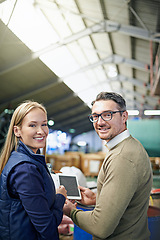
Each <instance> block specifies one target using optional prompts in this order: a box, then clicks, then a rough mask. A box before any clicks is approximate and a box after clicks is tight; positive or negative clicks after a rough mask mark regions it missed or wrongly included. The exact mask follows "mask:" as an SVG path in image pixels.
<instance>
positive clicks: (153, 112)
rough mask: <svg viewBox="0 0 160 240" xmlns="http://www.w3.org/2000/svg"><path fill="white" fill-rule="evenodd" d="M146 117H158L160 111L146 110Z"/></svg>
mask: <svg viewBox="0 0 160 240" xmlns="http://www.w3.org/2000/svg"><path fill="white" fill-rule="evenodd" d="M144 115H147V116H149V115H150V116H151V115H155V116H158V115H160V110H145V111H144Z"/></svg>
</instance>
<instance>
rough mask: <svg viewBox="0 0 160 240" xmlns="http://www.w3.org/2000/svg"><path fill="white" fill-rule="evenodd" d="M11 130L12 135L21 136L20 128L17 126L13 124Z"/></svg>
mask: <svg viewBox="0 0 160 240" xmlns="http://www.w3.org/2000/svg"><path fill="white" fill-rule="evenodd" d="M13 130H14V135H15V136H16V137H18V138H19V137H20V136H21V134H20V128H19V127H18V126H14V127H13Z"/></svg>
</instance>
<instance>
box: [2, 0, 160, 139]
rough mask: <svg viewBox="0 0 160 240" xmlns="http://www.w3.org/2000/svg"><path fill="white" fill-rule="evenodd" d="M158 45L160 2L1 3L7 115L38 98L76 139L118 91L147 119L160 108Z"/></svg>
mask: <svg viewBox="0 0 160 240" xmlns="http://www.w3.org/2000/svg"><path fill="white" fill-rule="evenodd" d="M159 43H160V0H140V1H139V0H134V1H132V0H130V1H129V0H128V1H127V0H126V1H125V0H112V1H111V0H87V1H86V0H67V1H66V0H35V1H31V0H14V1H13V0H6V1H3V0H1V1H0V117H1V119H2V118H3V117H4V115H5V113H6V112H7V110H6V109H9V110H12V109H15V107H16V106H17V105H18V104H19V103H20V102H22V101H24V100H26V99H33V100H36V101H38V102H41V103H43V104H44V105H45V107H46V108H47V111H48V118H49V119H52V120H54V122H55V124H54V126H53V127H52V128H53V129H59V130H62V131H65V132H71V131H73V129H74V133H72V134H73V136H75V135H77V134H80V133H83V132H87V131H90V130H92V129H93V127H92V124H91V123H90V122H89V120H88V117H87V116H88V114H89V113H90V103H91V101H92V100H94V98H95V97H96V95H97V94H98V93H99V92H101V91H115V92H117V93H120V94H122V95H123V97H124V98H125V99H126V101H127V109H128V110H139V116H140V117H142V118H143V117H144V110H147V109H151V110H153V109H160V68H159V65H160V64H159V62H160V47H159ZM10 112H12V111H10ZM10 112H9V113H10ZM3 119H4V118H3ZM1 125H2V124H1ZM1 125H0V126H1Z"/></svg>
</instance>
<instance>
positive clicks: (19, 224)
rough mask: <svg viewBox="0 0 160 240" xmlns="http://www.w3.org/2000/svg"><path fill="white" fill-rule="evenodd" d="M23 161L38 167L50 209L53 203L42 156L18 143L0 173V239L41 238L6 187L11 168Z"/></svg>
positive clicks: (28, 239)
mask: <svg viewBox="0 0 160 240" xmlns="http://www.w3.org/2000/svg"><path fill="white" fill-rule="evenodd" d="M35 158H36V159H35ZM24 162H30V163H33V164H35V165H36V166H37V167H38V168H39V171H40V173H41V174H42V176H43V179H44V190H45V193H46V196H47V199H48V204H49V207H50V209H52V207H53V204H54V200H55V186H54V183H53V181H52V178H51V176H50V174H49V172H48V169H47V167H46V163H45V159H44V156H43V155H39V154H34V153H33V152H32V151H30V150H29V149H28V148H27V147H26V146H25V145H24V144H23V143H20V146H19V147H18V149H17V152H16V151H14V152H12V154H11V157H10V158H9V160H8V162H7V164H6V166H5V168H4V169H3V171H2V174H1V175H0V240H37V239H42V238H41V237H40V236H39V235H38V233H37V231H36V230H35V228H34V226H33V225H32V223H31V221H30V219H29V217H28V215H27V214H26V212H25V210H24V208H23V205H22V203H21V201H20V200H19V199H15V198H11V197H10V195H9V193H8V189H7V184H8V177H9V174H11V172H12V169H13V168H14V167H15V166H17V165H18V164H21V163H24ZM53 193H54V194H53ZM56 235H57V236H55V237H54V238H53V239H59V237H58V231H57V234H56Z"/></svg>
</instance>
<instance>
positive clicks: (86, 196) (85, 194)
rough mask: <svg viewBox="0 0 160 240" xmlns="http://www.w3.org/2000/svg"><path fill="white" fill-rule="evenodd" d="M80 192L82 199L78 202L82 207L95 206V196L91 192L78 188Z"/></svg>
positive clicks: (87, 189)
mask: <svg viewBox="0 0 160 240" xmlns="http://www.w3.org/2000/svg"><path fill="white" fill-rule="evenodd" d="M79 189H80V191H81V196H82V199H81V200H80V201H79V202H80V203H82V204H84V205H96V194H95V193H94V192H92V191H91V190H90V189H89V188H85V187H82V186H79Z"/></svg>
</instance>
